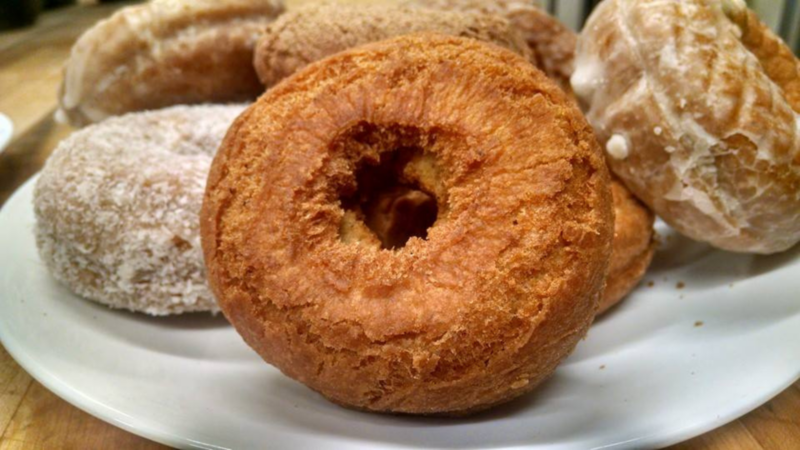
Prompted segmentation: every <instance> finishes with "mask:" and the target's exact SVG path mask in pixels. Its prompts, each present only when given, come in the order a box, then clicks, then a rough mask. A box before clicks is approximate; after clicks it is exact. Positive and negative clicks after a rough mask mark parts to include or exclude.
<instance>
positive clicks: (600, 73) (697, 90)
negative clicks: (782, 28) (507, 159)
mask: <svg viewBox="0 0 800 450" xmlns="http://www.w3.org/2000/svg"><path fill="white" fill-rule="evenodd" d="M576 67H577V68H576V72H575V74H574V75H573V77H572V86H573V88H574V91H575V93H576V94H577V96H578V97H579V98H580V100H581V102H582V104H583V105H584V106H585V108H586V113H587V117H588V119H589V121H590V122H591V123H592V124H593V125H594V128H595V130H596V132H597V135H598V139H599V140H600V142H601V144H602V145H604V146H605V148H606V150H607V153H608V155H609V158H608V160H609V164H610V166H611V169H612V170H613V172H614V173H615V174H616V175H617V176H618V177H620V178H621V179H622V181H623V182H624V183H625V185H626V186H627V187H628V188H629V189H630V190H631V191H633V193H634V194H635V195H636V196H637V197H638V198H640V199H641V200H642V201H644V202H645V203H646V204H647V205H648V206H650V207H651V208H652V209H653V210H654V211H655V213H656V214H658V215H659V216H660V217H661V218H663V219H664V220H665V221H666V222H667V223H668V224H669V225H671V226H672V227H674V228H675V229H677V230H678V231H680V232H681V233H683V234H684V235H686V236H688V237H690V238H693V239H695V240H699V241H705V242H708V243H710V244H711V245H713V246H716V247H718V248H721V249H725V250H730V251H736V252H753V253H765V254H768V253H775V252H780V251H783V250H786V249H788V248H789V247H791V246H793V245H794V244H795V243H797V242H798V240H800V119H799V118H798V117H799V116H798V112H799V111H800V62H798V60H797V58H795V57H794V55H792V53H791V50H790V49H789V48H788V47H787V46H786V45H785V44H784V43H783V42H782V41H781V40H780V38H778V37H777V36H775V35H774V34H773V33H772V32H771V31H770V30H769V29H768V28H767V27H766V26H765V25H764V24H763V23H761V22H760V21H759V20H758V18H757V17H756V15H755V13H753V12H752V11H750V10H749V9H747V8H746V6H745V5H744V2H742V1H738V0H726V1H711V0H685V1H662V0H659V1H656V0H607V1H604V2H603V3H601V4H600V5H599V6H598V8H597V9H596V10H595V11H594V12H593V14H592V16H591V17H590V19H589V21H588V22H587V24H586V27H585V28H584V30H583V32H582V34H581V36H580V39H579V43H578V48H577V56H576Z"/></svg>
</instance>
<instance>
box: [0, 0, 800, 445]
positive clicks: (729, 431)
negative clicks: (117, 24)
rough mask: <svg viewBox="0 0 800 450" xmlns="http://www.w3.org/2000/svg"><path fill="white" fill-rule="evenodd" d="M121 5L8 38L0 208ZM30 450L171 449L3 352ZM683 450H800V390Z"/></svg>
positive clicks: (74, 14) (36, 163) (2, 428)
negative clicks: (95, 36) (46, 383)
mask: <svg viewBox="0 0 800 450" xmlns="http://www.w3.org/2000/svg"><path fill="white" fill-rule="evenodd" d="M298 1H300V0H295V1H294V2H290V3H297V2H298ZM119 5H120V4H119V3H116V4H112V5H102V6H92V7H88V6H87V7H71V8H66V9H61V10H57V11H55V12H51V13H47V14H46V15H45V16H44V17H42V18H41V20H40V21H39V23H38V24H37V25H36V26H35V27H34V28H30V29H26V30H22V31H16V32H11V33H9V32H6V33H3V34H0V112H3V113H5V114H6V115H8V116H10V117H11V119H12V121H13V122H14V125H15V132H14V137H13V140H12V142H11V144H10V146H9V147H8V148H7V149H6V150H5V152H3V153H2V154H0V205H2V204H3V203H4V202H5V201H6V199H8V197H9V196H10V195H11V193H12V192H14V190H15V189H16V188H17V187H18V186H20V185H21V184H22V183H23V182H24V181H25V180H26V179H27V178H29V177H30V176H31V175H33V174H34V173H35V172H36V171H38V170H39V168H40V167H41V166H42V164H43V163H44V161H45V159H46V158H47V156H48V155H49V154H50V152H51V151H52V149H53V148H54V146H55V145H56V144H57V143H58V141H59V140H61V139H62V138H63V137H64V136H66V135H68V134H69V133H70V132H71V131H72V130H71V129H70V128H69V127H68V126H66V125H60V124H57V123H55V122H54V121H53V112H54V110H55V107H56V90H57V86H58V84H59V81H60V77H61V66H62V64H63V62H64V60H65V59H66V57H67V55H68V53H69V49H70V47H71V45H72V43H73V41H74V40H75V39H76V38H77V37H78V35H79V34H80V33H81V32H82V31H83V30H84V29H85V28H87V27H88V26H90V25H91V24H92V23H94V22H95V21H97V20H98V19H99V18H102V17H105V16H107V15H108V14H110V13H111V12H112V11H113V10H114V9H116V8H118V7H119ZM0 232H1V231H0ZM1 297H2V293H0V301H2V298H1ZM28 448H48V449H49V448H53V449H70V448H75V449H83V448H87V449H88V448H91V449H95V448H98V449H99V448H113V449H128V448H131V449H157V448H164V447H163V446H161V445H159V444H156V443H154V442H151V441H148V440H147V439H144V438H140V437H138V436H135V435H132V434H130V433H127V432H125V431H123V430H121V429H118V428H115V427H113V426H111V425H108V424H106V423H104V422H102V421H100V420H98V419H95V418H94V417H92V416H90V415H88V414H86V413H84V412H82V411H80V410H78V409H77V408H75V407H73V406H71V405H69V404H67V403H66V402H64V401H63V400H61V399H59V398H58V397H56V396H55V395H53V394H52V393H51V392H50V391H48V390H47V389H45V388H44V387H43V386H42V385H41V384H39V383H37V382H36V381H34V380H33V379H32V378H31V377H30V376H29V375H28V374H27V373H25V371H24V370H22V369H21V368H20V367H19V366H18V365H17V364H16V363H15V362H14V361H13V360H12V359H11V357H10V356H9V355H8V353H6V351H5V349H3V348H2V347H0V450H10V449H28ZM676 448H680V449H701V448H702V449H770V450H772V449H800V383H798V384H795V385H794V386H792V387H790V388H789V389H787V390H786V391H785V392H783V393H782V394H781V395H779V396H778V397H777V398H775V399H773V400H772V401H770V402H769V403H767V404H766V405H764V406H762V407H761V408H759V409H758V410H756V411H754V412H752V413H750V414H748V415H747V416H745V417H744V418H742V419H739V420H737V421H735V422H733V423H731V424H729V425H727V426H725V427H723V428H721V429H718V430H716V431H713V432H711V433H708V434H706V435H704V436H700V437H698V438H696V439H693V440H691V441H689V442H686V443H684V444H681V445H679V446H677V447H676Z"/></svg>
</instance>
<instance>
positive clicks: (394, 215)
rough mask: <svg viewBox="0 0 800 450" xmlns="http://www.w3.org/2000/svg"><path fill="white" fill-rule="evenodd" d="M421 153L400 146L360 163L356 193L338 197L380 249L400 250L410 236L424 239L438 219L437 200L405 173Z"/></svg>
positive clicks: (413, 148) (414, 149) (357, 170)
mask: <svg viewBox="0 0 800 450" xmlns="http://www.w3.org/2000/svg"><path fill="white" fill-rule="evenodd" d="M422 154H423V150H422V149H421V148H418V147H400V148H396V149H393V150H391V151H384V152H381V153H380V156H379V159H378V160H377V161H375V160H369V159H367V160H362V161H361V162H360V163H359V164H358V165H357V167H356V171H355V190H354V191H353V192H346V193H344V194H343V195H342V197H341V204H342V207H343V209H344V210H345V212H349V213H351V214H352V215H354V216H355V218H356V219H358V220H359V221H361V222H363V224H364V225H366V227H367V228H368V229H369V230H370V231H371V234H372V235H374V237H375V238H377V240H378V241H380V245H381V248H384V249H391V250H395V249H399V248H402V247H404V246H405V245H406V243H407V242H408V240H409V239H411V238H412V237H418V238H420V239H427V237H428V229H429V228H430V227H431V226H433V224H434V223H435V222H436V218H437V216H438V212H439V211H438V206H437V202H436V197H435V195H434V194H432V193H430V192H426V191H425V190H424V189H423V188H422V187H420V185H419V183H418V182H416V181H415V180H413V179H412V178H411V177H409V176H408V175H407V174H406V172H407V171H406V168H407V166H408V164H409V162H410V161H412V160H418V159H419V157H420V156H421V155H422Z"/></svg>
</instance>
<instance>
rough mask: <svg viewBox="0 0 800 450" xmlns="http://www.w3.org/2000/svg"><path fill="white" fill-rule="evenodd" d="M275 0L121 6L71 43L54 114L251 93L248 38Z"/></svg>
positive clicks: (74, 115)
mask: <svg viewBox="0 0 800 450" xmlns="http://www.w3.org/2000/svg"><path fill="white" fill-rule="evenodd" d="M282 11H283V5H282V3H281V2H280V0H152V1H149V2H147V3H145V4H142V5H136V6H129V7H126V8H123V9H121V10H119V11H118V12H116V13H115V14H114V15H112V16H111V17H110V18H108V19H106V20H102V21H100V22H98V23H97V24H96V25H95V26H94V27H92V28H90V29H89V30H88V31H86V32H85V33H84V34H83V35H82V36H81V37H80V39H78V41H77V42H76V44H75V45H74V46H73V47H72V53H71V54H70V58H69V60H68V61H67V64H66V67H65V69H64V78H63V81H62V84H61V89H60V93H59V103H60V108H61V109H60V111H59V116H60V117H63V118H65V119H66V120H68V121H69V122H70V123H71V124H72V125H74V126H84V125H88V124H90V123H93V122H99V121H101V120H103V119H105V118H106V117H109V116H115V115H119V114H124V113H127V112H132V111H141V110H146V109H157V108H163V107H165V106H172V105H179V104H191V103H209V102H219V103H224V102H235V101H245V100H254V99H255V98H256V97H257V96H259V95H260V94H261V93H262V92H263V91H264V87H263V86H261V84H260V83H259V82H258V77H257V76H256V73H255V71H254V70H253V67H252V60H253V46H254V45H255V42H256V40H257V38H258V36H259V35H260V34H261V32H262V31H263V30H264V28H266V26H267V24H268V23H269V22H271V21H272V20H273V19H274V18H275V17H276V16H277V15H278V14H280V13H281V12H282Z"/></svg>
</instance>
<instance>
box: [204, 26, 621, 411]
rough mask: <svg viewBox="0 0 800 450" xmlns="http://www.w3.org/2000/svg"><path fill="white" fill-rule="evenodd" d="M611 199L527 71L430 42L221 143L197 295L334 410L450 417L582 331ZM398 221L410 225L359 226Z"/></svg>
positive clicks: (315, 87)
mask: <svg viewBox="0 0 800 450" xmlns="http://www.w3.org/2000/svg"><path fill="white" fill-rule="evenodd" d="M531 149H533V151H531ZM609 183H610V181H609V175H608V171H607V168H606V165H605V161H604V157H603V154H602V151H601V149H600V148H599V147H598V145H597V143H596V139H595V138H594V134H593V132H592V129H591V127H590V126H589V124H588V123H586V121H585V119H584V117H583V115H582V114H581V113H580V111H579V110H578V109H577V107H576V106H575V105H574V103H572V102H571V101H569V100H568V99H567V96H566V95H565V94H564V93H563V91H561V90H560V89H559V88H558V87H557V86H556V85H555V84H554V83H553V82H552V81H550V80H549V79H548V78H547V77H546V76H545V75H544V74H542V72H540V71H539V70H537V69H536V68H535V67H534V66H533V65H531V64H530V63H529V62H528V61H527V60H526V59H524V58H522V57H520V56H518V55H517V54H515V53H513V52H511V51H508V50H506V49H503V48H501V47H498V46H495V45H491V44H486V43H483V42H480V41H477V40H475V39H468V38H459V37H454V36H446V35H440V34H431V33H422V34H412V35H405V36H400V37H396V38H392V39H389V40H386V41H380V42H377V43H372V44H367V45H365V46H362V47H357V48H354V49H350V50H346V51H344V52H341V53H337V54H335V55H333V56H331V57H329V58H326V59H323V60H321V61H318V62H316V63H313V64H311V65H309V66H307V67H306V68H304V69H302V70H301V71H299V72H297V73H295V74H294V75H293V76H291V77H290V78H287V79H285V80H284V81H283V82H281V83H280V84H278V85H277V86H275V87H273V88H272V89H270V90H269V91H267V92H266V93H265V94H264V95H263V96H262V97H261V98H260V99H259V100H258V101H257V102H256V103H255V104H254V105H253V106H251V107H250V108H249V109H248V110H247V111H246V112H244V113H243V114H242V116H240V117H239V118H238V119H237V120H236V121H235V122H234V124H233V125H232V127H231V129H230V130H229V132H228V134H227V135H226V138H225V140H224V141H223V144H222V145H221V146H220V151H219V153H217V156H216V157H215V159H214V163H213V164H212V167H211V172H210V175H209V182H208V184H207V187H206V195H205V199H204V201H203V209H202V212H201V218H200V220H201V225H200V229H201V237H202V243H203V250H204V255H205V261H206V266H207V268H208V277H209V283H210V285H211V287H212V290H213V291H214V293H215V295H216V297H217V299H218V301H219V304H220V307H221V308H222V311H223V312H224V314H225V315H226V317H227V318H228V319H229V321H230V322H231V323H232V324H233V325H234V327H236V329H237V331H238V332H239V333H240V334H241V335H242V337H243V338H244V340H245V341H246V342H247V343H248V344H249V345H250V346H251V347H252V348H253V349H254V350H256V351H257V352H258V353H259V354H260V355H261V356H262V357H263V358H264V359H265V360H266V361H267V362H268V363H270V364H272V365H274V366H276V367H277V368H279V369H280V370H281V371H283V373H285V374H286V375H288V376H290V377H292V378H294V379H296V380H298V381H300V382H302V383H304V384H306V385H307V386H308V387H310V388H312V389H314V390H316V391H318V392H320V393H321V394H322V395H323V396H325V397H326V398H328V399H330V400H331V401H333V402H336V403H338V404H341V405H345V406H347V407H351V408H358V409H365V410H369V411H380V412H394V413H413V414H450V415H454V414H466V413H470V412H474V411H477V410H481V409H485V408H488V407H490V406H492V405H495V404H498V403H502V402H505V401H507V400H510V399H512V398H515V397H517V396H519V395H522V394H523V393H526V392H528V391H531V390H532V389H534V388H535V387H536V386H537V385H538V384H539V383H540V382H541V381H542V380H544V379H545V378H547V377H548V376H549V375H550V374H552V373H553V371H554V370H555V368H556V366H557V365H558V363H559V362H560V361H561V360H563V359H564V358H565V357H566V356H567V355H568V354H569V353H570V352H571V351H572V349H573V348H574V346H575V345H576V344H577V342H578V341H579V340H580V339H581V338H582V337H583V336H584V334H585V333H586V330H587V329H588V327H589V325H590V324H591V322H592V319H593V317H594V315H595V310H596V307H597V305H598V303H599V300H600V295H601V293H602V289H603V285H604V283H605V277H606V270H607V265H608V259H609V255H610V252H611V240H612V237H613V236H612V235H613V210H612V201H611V193H610V188H609ZM412 193H413V194H414V195H413V196H411V194H412ZM398 202H400V203H398ZM401 204H402V205H404V206H402V207H404V208H406V209H407V211H406V213H405V214H404V216H406V220H407V222H411V223H415V222H425V221H429V222H428V224H427V227H415V226H405V227H398V228H394V229H392V228H391V227H389V228H387V227H385V226H381V225H380V223H381V220H379V219H380V218H375V217H371V216H374V215H376V214H377V215H380V214H386V213H387V211H388V212H391V211H394V210H395V208H396V207H401ZM431 210H433V211H435V217H431V215H430V211H431ZM409 216H411V217H409ZM376 222H377V223H378V225H375V223H376ZM431 222H432V223H431ZM384 223H385V222H384ZM370 224H373V225H370ZM370 226H373V227H374V228H376V229H377V230H378V231H377V232H375V231H373V230H371V229H370ZM420 228H424V231H423V234H418V235H414V234H413V233H414V232H419V229H420ZM404 229H405V231H401V230H404ZM393 230H394V231H393ZM379 234H380V235H383V236H393V237H392V238H391V239H385V238H384V239H385V240H384V241H382V240H381V237H379ZM402 234H405V235H404V236H403V235H402Z"/></svg>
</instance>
